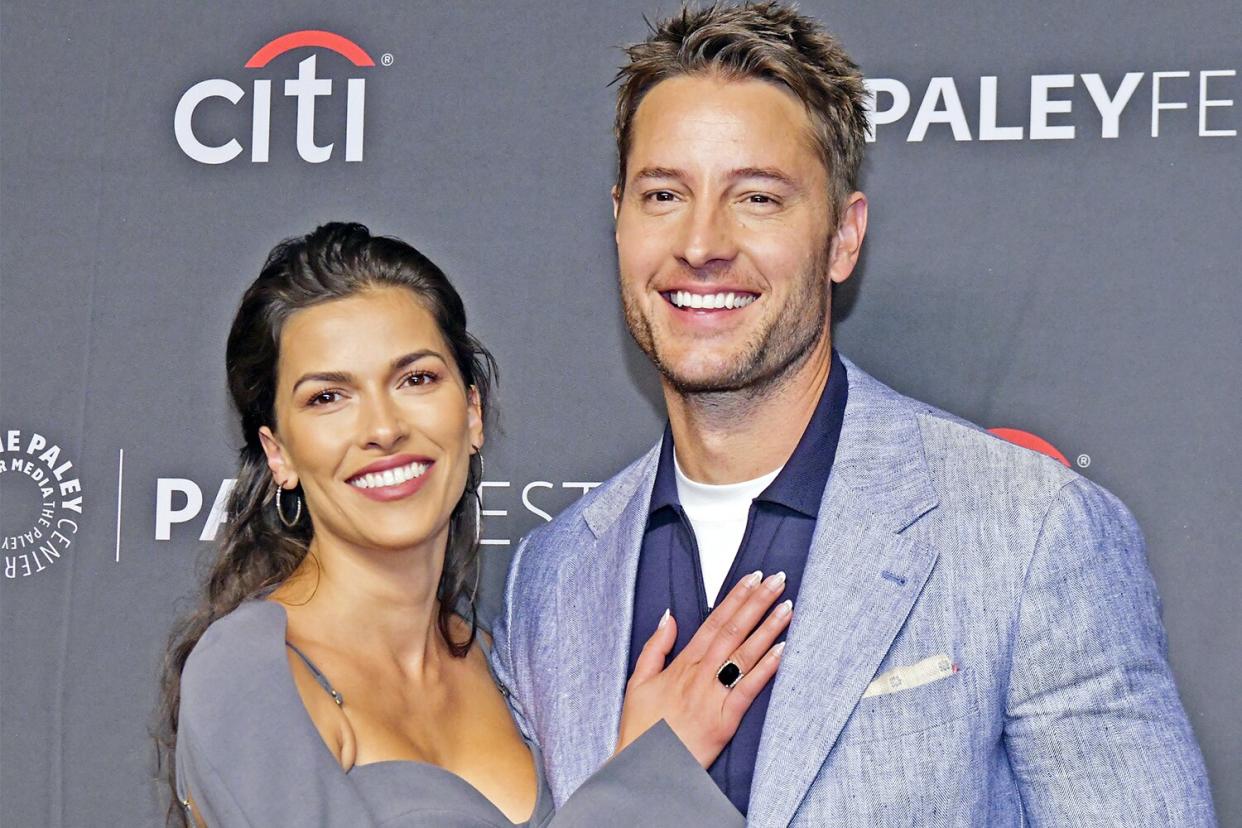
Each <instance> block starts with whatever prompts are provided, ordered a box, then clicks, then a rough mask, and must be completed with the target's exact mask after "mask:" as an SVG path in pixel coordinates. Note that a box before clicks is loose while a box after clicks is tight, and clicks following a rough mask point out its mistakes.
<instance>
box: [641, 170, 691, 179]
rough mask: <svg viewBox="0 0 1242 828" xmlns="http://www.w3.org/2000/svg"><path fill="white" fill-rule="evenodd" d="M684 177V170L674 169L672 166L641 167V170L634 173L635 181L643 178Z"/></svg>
mask: <svg viewBox="0 0 1242 828" xmlns="http://www.w3.org/2000/svg"><path fill="white" fill-rule="evenodd" d="M685 177H686V174H685V173H684V172H682V171H681V170H678V169H674V168H672V167H643V168H642V169H641V170H639V171H638V172H636V173H634V180H635V181H642V180H645V179H664V178H678V179H680V178H685Z"/></svg>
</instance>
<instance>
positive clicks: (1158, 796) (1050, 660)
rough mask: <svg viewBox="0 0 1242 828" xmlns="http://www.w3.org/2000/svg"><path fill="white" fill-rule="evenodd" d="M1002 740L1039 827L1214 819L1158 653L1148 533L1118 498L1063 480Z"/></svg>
mask: <svg viewBox="0 0 1242 828" xmlns="http://www.w3.org/2000/svg"><path fill="white" fill-rule="evenodd" d="M1016 624H1017V628H1016V631H1015V637H1014V647H1013V651H1012V656H1011V657H1012V661H1011V665H1010V674H1009V687H1008V693H1007V698H1006V711H1005V725H1004V728H1005V729H1004V739H1005V745H1006V748H1007V751H1008V754H1009V759H1010V763H1011V765H1012V767H1013V770H1014V773H1015V774H1016V776H1017V778H1018V784H1019V790H1020V793H1021V797H1022V806H1023V809H1024V811H1025V813H1026V817H1027V819H1028V820H1029V822H1030V824H1031V825H1033V826H1040V825H1125V826H1135V825H1152V826H1155V825H1161V826H1164V825H1178V826H1211V825H1215V824H1216V821H1215V816H1214V814H1213V810H1212V800H1211V795H1210V793H1209V790H1208V782H1207V774H1206V771H1205V769H1204V765H1203V757H1202V756H1201V754H1200V752H1199V748H1198V745H1197V744H1196V742H1195V738H1194V734H1193V732H1192V731H1191V728H1190V723H1189V721H1188V720H1187V718H1186V712H1185V710H1184V709H1183V708H1182V703H1181V700H1180V699H1179V698H1178V694H1177V688H1176V686H1175V685H1174V682H1173V674H1172V671H1171V669H1170V667H1169V662H1168V658H1167V643H1166V638H1165V632H1164V627H1163V626H1162V624H1161V620H1160V600H1159V597H1158V596H1157V594H1156V588H1155V584H1154V582H1153V580H1152V577H1151V573H1150V572H1149V571H1148V568H1147V562H1146V557H1145V552H1144V544H1143V537H1142V534H1141V533H1140V531H1139V528H1138V526H1137V524H1136V523H1135V521H1134V518H1133V517H1132V516H1131V515H1130V513H1129V512H1128V511H1127V510H1126V508H1125V506H1123V505H1122V504H1121V502H1120V501H1118V500H1117V499H1116V498H1114V497H1113V496H1112V495H1110V494H1109V493H1108V492H1106V491H1104V490H1103V489H1101V488H1100V487H1098V486H1095V485H1094V484H1091V483H1090V482H1088V481H1085V480H1082V479H1077V480H1074V481H1071V482H1069V483H1067V484H1066V485H1065V486H1064V487H1063V488H1062V489H1061V490H1060V492H1059V493H1058V495H1057V497H1056V498H1055V500H1054V501H1053V503H1052V505H1051V507H1050V508H1049V511H1048V513H1047V514H1046V515H1045V517H1044V522H1043V526H1042V529H1041V531H1040V535H1039V539H1038V541H1037V543H1036V547H1035V550H1034V553H1033V556H1032V558H1031V560H1030V563H1029V566H1028V570H1027V573H1026V577H1025V583H1024V586H1023V591H1022V595H1021V599H1020V608H1019V612H1018V619H1017V622H1016Z"/></svg>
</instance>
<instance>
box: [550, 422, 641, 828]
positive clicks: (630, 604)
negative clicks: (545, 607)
mask: <svg viewBox="0 0 1242 828" xmlns="http://www.w3.org/2000/svg"><path fill="white" fill-rule="evenodd" d="M659 450H660V447H659V445H657V446H656V447H655V449H653V450H652V451H651V452H650V453H648V454H647V455H646V456H644V457H643V458H641V459H640V460H639V461H638V462H637V463H636V464H635V465H634V466H633V467H631V469H630V470H629V472H628V473H623V475H622V476H621V478H620V479H618V480H616V481H615V482H614V484H613V485H612V486H610V487H609V489H608V490H607V491H602V492H600V493H599V495H598V496H597V497H596V499H595V500H594V501H593V502H592V503H591V504H590V505H588V506H587V507H586V509H585V510H584V511H583V519H584V520H585V522H586V524H587V526H588V528H589V529H590V530H591V534H592V535H593V536H594V538H595V542H594V544H593V545H588V546H587V548H584V549H582V550H581V552H580V554H579V555H578V556H576V557H575V558H574V559H573V560H571V561H569V562H568V564H567V565H566V566H565V567H564V569H563V571H562V573H561V577H560V578H559V580H558V584H557V594H556V624H555V625H554V627H553V628H554V629H555V630H556V631H557V640H556V641H554V642H548V645H549V646H552V647H556V648H557V649H558V650H559V651H560V653H561V654H560V655H559V656H558V657H557V658H556V659H555V661H556V664H557V668H558V669H557V681H556V688H557V691H556V716H555V718H554V719H553V722H554V726H555V728H556V736H557V738H556V745H555V747H554V750H555V752H556V757H557V761H556V762H555V763H554V764H550V765H549V776H550V777H553V775H554V776H555V777H556V778H550V780H549V781H550V782H551V783H552V787H553V790H554V792H555V798H556V801H557V805H558V806H559V805H560V804H561V803H562V802H563V801H564V799H565V797H566V796H567V793H568V792H569V791H572V790H574V789H576V788H577V787H578V786H579V785H580V784H581V783H582V782H583V781H584V780H585V779H586V778H587V777H588V776H590V775H591V774H592V773H594V772H595V771H596V770H597V769H598V768H599V766H600V765H601V764H603V762H604V761H605V760H606V759H607V758H608V757H609V756H610V755H611V754H612V751H613V750H614V749H615V747H616V741H617V732H618V727H619V725H620V722H621V702H622V699H623V697H624V694H625V681H626V672H627V667H628V663H629V652H630V629H631V627H632V625H633V615H634V586H635V580H636V578H637V572H638V557H639V553H640V552H641V549H642V541H643V534H644V532H645V530H646V527H647V511H648V508H649V504H650V502H651V490H652V486H653V485H654V482H655V473H656V468H657V466H658V460H659V456H660V455H659Z"/></svg>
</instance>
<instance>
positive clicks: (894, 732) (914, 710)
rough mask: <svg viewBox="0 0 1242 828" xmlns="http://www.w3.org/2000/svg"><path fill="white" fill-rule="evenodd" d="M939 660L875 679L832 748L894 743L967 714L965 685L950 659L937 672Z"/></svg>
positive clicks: (893, 671) (956, 666) (960, 671)
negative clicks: (946, 664) (836, 746)
mask: <svg viewBox="0 0 1242 828" xmlns="http://www.w3.org/2000/svg"><path fill="white" fill-rule="evenodd" d="M939 658H940V657H939V656H937V657H935V660H933V659H926V665H924V662H919V663H918V664H913V665H908V666H906V667H902V668H897V669H892V668H890V669H888V670H885V671H882V672H881V673H880V674H879V675H877V676H876V677H875V679H873V681H872V683H871V684H870V685H869V688H868V693H867V694H866V695H864V697H863V698H861V699H859V701H858V704H857V705H856V706H855V707H854V710H853V711H852V712H851V713H850V717H849V718H848V719H847V720H846V722H845V726H844V727H843V728H842V729H841V736H840V738H839V739H838V740H837V745H838V746H845V745H847V744H852V745H860V744H866V743H868V742H876V741H881V740H885V739H897V738H900V737H902V736H908V735H910V734H913V733H919V732H922V731H924V730H931V729H932V728H936V727H941V726H943V725H946V724H948V723H950V722H954V721H957V720H958V719H960V718H962V717H964V716H966V715H967V714H968V713H969V712H970V710H971V703H970V692H969V683H968V682H967V681H966V680H965V677H964V675H963V672H962V669H961V667H960V665H954V664H953V663H952V661H950V662H949V665H950V666H949V670H948V671H947V672H944V671H941V670H940V669H939V668H938V665H937V664H936V661H937V660H939ZM946 658H947V657H946ZM916 668H921V669H916ZM940 676H942V677H940Z"/></svg>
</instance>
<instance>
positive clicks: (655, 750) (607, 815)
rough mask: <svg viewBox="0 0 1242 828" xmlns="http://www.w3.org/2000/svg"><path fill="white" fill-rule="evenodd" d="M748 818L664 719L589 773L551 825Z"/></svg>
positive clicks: (710, 822) (709, 826) (739, 822)
mask: <svg viewBox="0 0 1242 828" xmlns="http://www.w3.org/2000/svg"><path fill="white" fill-rule="evenodd" d="M745 824H746V819H745V818H744V817H743V816H742V814H741V812H740V811H738V810H737V808H735V807H733V803H732V802H730V801H729V798H728V797H727V796H725V795H724V792H723V791H721V790H720V788H719V787H717V786H716V783H715V782H714V781H712V778H711V777H710V776H708V774H707V771H705V770H703V767H702V766H701V765H699V763H698V761H697V760H696V759H695V758H694V756H692V755H691V753H690V751H688V750H687V749H686V747H685V746H684V745H683V744H682V743H681V740H680V739H678V738H677V735H676V734H675V733H673V731H672V729H671V728H670V727H669V726H668V725H667V724H666V723H665V722H664V721H663V720H661V721H659V722H657V723H656V724H655V725H653V726H652V727H651V729H649V730H648V731H647V732H646V733H644V734H643V735H642V736H640V737H639V738H637V739H635V740H634V741H633V743H631V744H630V745H629V746H628V747H626V748H625V750H623V751H621V752H620V753H618V754H617V755H616V756H614V757H612V759H611V760H609V761H608V762H607V764H605V765H604V766H603V767H602V768H600V769H599V770H597V771H596V772H595V773H594V774H592V775H591V776H590V777H588V778H587V780H586V781H585V782H583V783H582V785H581V786H580V787H579V788H578V789H577V790H576V791H574V793H573V795H571V796H570V797H569V799H567V800H566V801H565V803H564V804H563V805H562V806H561V809H560V810H559V811H557V812H556V815H555V816H553V817H552V819H551V821H549V822H547V823H545V825H546V826H547V828H597V827H598V828H614V826H615V828H633V826H636V825H638V826H642V825H678V826H683V828H696V827H697V826H702V828H742V826H744V825H745Z"/></svg>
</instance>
